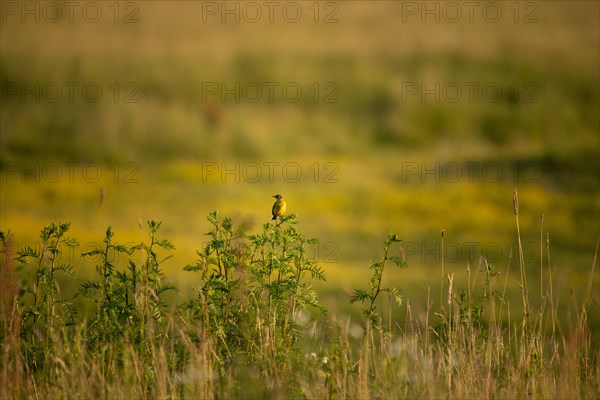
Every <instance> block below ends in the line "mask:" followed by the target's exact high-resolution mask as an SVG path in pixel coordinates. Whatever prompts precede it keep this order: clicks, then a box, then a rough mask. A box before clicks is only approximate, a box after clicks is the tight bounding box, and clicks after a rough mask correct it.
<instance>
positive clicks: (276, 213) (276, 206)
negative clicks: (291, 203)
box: [271, 194, 287, 221]
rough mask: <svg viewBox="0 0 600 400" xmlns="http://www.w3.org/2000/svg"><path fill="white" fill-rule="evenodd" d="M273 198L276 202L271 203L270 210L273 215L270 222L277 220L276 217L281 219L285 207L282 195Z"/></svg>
mask: <svg viewBox="0 0 600 400" xmlns="http://www.w3.org/2000/svg"><path fill="white" fill-rule="evenodd" d="M273 197H275V199H276V200H275V203H273V208H272V209H271V213H272V214H273V218H272V219H271V221H275V220H277V217H281V216H282V215H283V214H284V213H285V208H286V206H287V204H285V201H284V200H283V196H282V195H280V194H276V195H275V196H273Z"/></svg>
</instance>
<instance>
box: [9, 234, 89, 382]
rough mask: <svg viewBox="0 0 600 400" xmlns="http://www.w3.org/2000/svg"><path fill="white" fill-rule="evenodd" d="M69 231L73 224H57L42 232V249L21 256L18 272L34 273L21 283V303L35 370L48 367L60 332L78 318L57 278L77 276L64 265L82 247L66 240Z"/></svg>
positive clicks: (30, 361)
mask: <svg viewBox="0 0 600 400" xmlns="http://www.w3.org/2000/svg"><path fill="white" fill-rule="evenodd" d="M69 228H70V224H58V225H56V224H54V223H53V224H52V225H50V226H47V227H45V228H44V229H42V231H41V232H40V239H41V242H40V248H32V247H30V246H27V247H25V248H23V249H21V250H19V251H18V252H17V263H18V266H17V270H21V269H25V268H27V269H28V270H30V271H31V272H30V273H29V274H28V275H29V276H28V277H27V278H26V279H24V280H23V281H22V283H21V288H20V291H19V298H18V299H19V302H20V304H21V310H22V311H21V313H22V327H21V336H22V338H23V341H24V345H25V346H26V350H25V358H26V360H27V363H28V366H29V367H30V368H32V369H33V370H43V369H44V368H45V367H46V366H47V360H48V359H49V358H51V357H52V355H53V353H54V350H55V346H54V344H55V343H54V342H55V336H56V332H57V331H58V330H59V329H60V328H61V327H64V326H67V325H73V324H74V321H75V318H76V310H75V308H74V307H73V305H72V303H71V302H70V301H68V300H66V299H63V298H62V297H61V295H60V289H59V285H58V281H57V276H56V274H57V272H64V273H66V274H69V275H72V274H73V268H72V267H71V265H70V264H67V263H64V262H62V261H63V256H64V250H65V248H74V247H76V246H77V245H78V243H77V241H76V240H75V239H74V238H71V237H68V236H66V233H67V232H68V230H69Z"/></svg>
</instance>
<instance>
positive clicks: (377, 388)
mask: <svg viewBox="0 0 600 400" xmlns="http://www.w3.org/2000/svg"><path fill="white" fill-rule="evenodd" d="M513 198H514V214H515V217H516V230H517V241H518V243H519V246H518V249H517V257H516V261H515V262H516V263H517V264H518V267H519V269H520V271H521V275H520V277H521V294H522V310H523V312H522V314H521V315H516V316H515V315H511V314H510V311H509V310H510V307H509V304H508V300H507V299H506V297H505V294H506V287H507V279H508V278H505V279H504V282H497V279H498V276H499V275H500V272H499V270H498V269H497V267H495V266H493V265H491V264H489V263H488V261H487V260H485V259H481V260H480V262H479V264H478V265H477V268H476V269H475V268H474V266H472V265H468V266H467V269H468V271H467V272H468V273H467V277H468V278H467V282H458V281H457V280H456V279H455V276H454V274H444V270H443V269H442V282H443V283H444V284H443V285H441V288H442V292H441V294H440V296H441V299H440V304H434V303H433V301H432V300H431V298H428V299H427V310H426V313H425V315H423V316H420V315H413V311H412V309H411V305H410V299H404V298H402V295H401V291H400V289H398V288H394V287H387V286H385V285H384V284H383V282H385V279H384V274H390V271H389V270H388V269H385V267H386V265H390V263H388V261H391V262H392V264H396V265H398V266H400V267H406V264H405V260H404V257H403V255H402V250H401V246H400V245H398V244H397V243H398V242H400V239H399V238H398V237H397V236H396V235H389V236H388V238H387V239H386V241H385V243H384V246H383V249H384V255H383V258H382V260H381V261H379V262H372V263H371V264H370V271H371V278H370V280H368V285H369V286H368V288H366V289H365V288H356V289H355V291H354V295H353V296H352V297H351V298H350V299H349V300H351V301H352V302H357V303H360V304H362V305H363V307H362V311H363V317H362V318H361V319H359V320H356V319H354V320H353V319H352V318H351V317H348V316H343V315H338V314H337V313H336V310H328V309H327V308H326V307H324V306H323V305H322V304H321V303H320V302H319V299H318V297H317V295H316V293H315V291H314V290H313V289H312V286H311V281H313V280H324V279H325V274H324V272H323V270H322V269H321V268H320V267H319V266H318V264H317V262H316V260H315V259H314V258H312V257H311V256H310V253H309V252H307V251H306V248H307V246H309V245H311V244H314V243H315V242H316V239H307V238H305V237H304V236H303V235H302V233H301V232H300V230H299V228H298V226H299V225H298V221H297V219H296V216H295V215H290V216H286V217H284V218H282V219H281V221H278V222H277V223H276V224H265V225H263V226H262V229H261V230H260V231H259V232H257V233H253V234H250V233H249V228H248V227H245V226H243V225H242V226H236V225H235V224H234V222H233V221H232V220H231V219H230V218H221V217H220V216H219V215H218V213H216V212H213V213H210V214H209V216H208V220H209V222H210V224H211V229H210V231H209V232H208V233H207V234H206V235H207V240H206V241H205V243H204V245H203V246H202V248H201V249H200V250H198V253H197V259H196V260H194V261H193V262H192V263H190V264H189V265H188V266H186V267H185V268H184V269H185V270H186V271H189V274H190V282H191V285H192V286H193V287H194V293H195V295H194V296H193V297H192V298H191V299H189V300H187V301H185V302H183V303H181V304H179V305H177V307H173V305H168V304H166V302H165V301H164V300H163V297H162V295H163V293H165V292H166V291H167V290H174V289H175V290H176V288H175V287H173V286H172V285H170V284H166V283H165V282H164V276H163V273H162V271H161V268H162V263H163V261H164V260H165V259H166V258H168V257H169V256H168V255H166V256H165V255H164V254H163V253H167V252H171V251H173V250H174V245H173V244H172V243H171V242H170V241H168V240H166V239H163V238H161V237H160V235H159V229H160V223H158V222H154V221H150V222H149V223H148V240H147V241H146V242H143V243H140V244H137V245H133V246H123V245H120V244H118V243H117V242H116V241H115V232H114V231H113V230H112V229H111V228H109V229H108V230H107V231H106V234H105V237H104V240H103V242H102V243H103V244H102V245H100V246H98V248H97V249H94V250H92V251H90V252H87V253H85V254H82V256H83V257H94V259H95V260H96V261H97V266H96V272H97V278H96V279H95V280H90V281H85V282H82V283H81V284H80V291H79V292H78V293H77V297H78V300H81V299H83V300H84V301H85V302H86V304H88V305H90V306H91V308H92V309H93V311H92V312H91V314H90V315H89V316H87V317H86V318H82V317H80V316H78V314H77V312H76V311H77V310H76V309H75V308H74V306H73V305H72V304H71V300H72V299H65V298H63V297H64V296H63V294H62V293H61V290H60V285H59V283H58V279H57V274H58V273H59V272H62V273H67V276H69V277H71V276H72V275H70V274H72V273H74V271H75V268H74V267H72V266H70V265H68V264H65V263H64V262H63V259H64V249H65V248H66V247H74V246H77V241H76V240H75V239H73V238H70V237H69V236H68V235H67V234H68V231H69V228H70V226H69V225H68V224H58V225H55V224H52V225H50V226H49V227H46V228H44V229H43V230H42V232H41V235H40V237H41V240H42V244H43V246H42V248H41V249H40V250H34V249H31V248H24V249H20V250H18V251H15V248H14V245H13V243H12V242H11V240H10V234H9V233H7V234H5V233H2V234H1V235H0V239H1V243H2V260H1V261H2V264H1V266H2V269H1V277H2V281H1V282H2V299H1V300H2V301H1V303H0V307H1V308H0V318H1V321H2V323H1V324H0V347H1V354H2V355H1V357H0V397H1V398H48V397H61V398H76V397H77V398H80V397H84V398H190V397H192V398H259V397H273V398H340V399H343V398H361V399H367V398H405V397H408V398H440V397H444V398H598V396H599V395H600V352H599V349H598V343H593V342H592V336H591V334H590V333H591V330H590V327H589V326H588V320H587V315H588V313H589V312H591V311H592V310H594V311H596V312H597V309H598V301H599V299H598V296H597V288H594V285H593V277H594V274H595V271H596V270H595V268H596V266H595V264H596V257H595V255H594V261H593V263H592V266H591V270H590V280H589V283H588V285H587V287H585V288H584V291H585V292H584V295H583V301H582V302H581V303H577V301H575V302H574V303H573V306H572V313H573V315H574V316H575V324H574V325H572V328H570V325H569V324H570V323H572V322H574V321H573V320H572V319H570V318H569V316H568V315H559V314H558V312H557V305H558V302H559V299H558V298H555V293H554V291H553V287H554V282H553V279H554V274H553V272H552V271H553V268H552V265H551V264H550V249H549V247H550V246H549V239H548V240H547V241H546V249H545V250H546V251H547V255H546V257H545V262H546V265H545V266H544V262H543V261H542V263H541V266H540V267H541V269H540V279H542V278H543V279H545V282H544V285H543V288H544V289H543V290H542V292H541V297H540V302H539V305H538V306H537V308H531V305H532V304H534V299H533V298H532V297H531V293H530V292H529V291H528V290H527V285H526V282H527V276H526V269H525V268H524V265H523V256H522V253H523V250H522V247H521V245H520V228H519V213H518V195H517V192H516V191H515V192H514V197H513ZM443 236H444V232H443V231H442V237H443ZM541 238H542V240H543V228H542V234H541ZM442 251H443V246H442ZM597 251H598V249H597V248H596V253H597ZM442 254H443V253H442ZM115 255H119V256H122V257H117V258H115ZM123 258H125V259H126V260H127V261H126V262H119V260H122V259H123ZM442 260H443V257H442ZM512 262H513V261H512V260H511V262H510V264H512ZM441 264H442V265H440V267H441V268H444V261H442V263H441ZM509 266H510V265H509ZM15 268H16V269H24V270H26V271H28V273H27V274H26V277H25V278H23V279H17V278H16V276H15V273H14V270H15ZM544 268H547V270H548V273H546V274H544V272H543V270H544ZM472 270H474V274H473V273H472ZM395 271H399V272H396V273H400V274H403V273H405V270H395ZM365 278H366V276H365ZM70 279H73V278H70ZM332 284H334V283H332ZM461 285H462V286H461ZM386 296H387V297H389V300H390V301H388V302H387V303H386V301H385V300H386V299H385V298H386ZM574 298H575V297H574ZM391 308H394V309H396V310H399V311H401V313H402V314H403V315H404V318H403V319H402V318H401V319H398V320H396V319H394V318H392V313H391Z"/></svg>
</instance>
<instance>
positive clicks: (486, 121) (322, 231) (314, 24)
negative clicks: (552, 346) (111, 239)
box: [0, 1, 600, 333]
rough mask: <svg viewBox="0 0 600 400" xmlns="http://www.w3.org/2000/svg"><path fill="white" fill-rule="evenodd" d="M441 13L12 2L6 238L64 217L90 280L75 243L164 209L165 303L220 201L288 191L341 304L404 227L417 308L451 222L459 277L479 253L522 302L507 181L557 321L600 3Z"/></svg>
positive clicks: (141, 233)
mask: <svg viewBox="0 0 600 400" xmlns="http://www.w3.org/2000/svg"><path fill="white" fill-rule="evenodd" d="M450 3H452V4H451V6H450V7H448V6H447V4H448V3H444V2H400V1H399V2H393V1H347V2H345V1H337V2H318V3H317V2H295V3H291V4H292V5H293V6H289V4H290V3H279V2H276V6H275V8H274V9H273V10H272V11H273V13H272V14H270V11H269V10H270V8H269V7H270V6H268V5H266V4H265V3H264V2H256V3H244V2H241V3H239V2H200V1H182V2H166V1H152V2H119V3H112V2H106V3H105V2H91V3H86V2H81V3H78V5H77V6H76V7H75V8H74V10H73V14H72V16H73V18H72V20H70V18H69V17H68V11H69V7H70V6H67V5H65V4H63V3H61V2H53V3H52V4H53V5H51V6H49V7H48V3H44V2H31V3H27V4H28V5H27V6H25V5H24V4H25V3H20V2H9V1H2V2H0V6H1V7H2V24H1V27H0V32H1V35H0V46H1V60H0V81H1V83H2V87H1V93H0V94H1V110H0V113H1V114H0V115H1V118H0V158H1V162H2V164H1V171H0V172H1V174H2V176H1V190H0V230H2V231H5V232H6V231H7V230H8V229H10V231H11V233H12V234H13V235H14V236H13V241H14V242H15V243H16V245H17V246H18V247H20V246H25V245H32V244H35V243H36V242H37V241H39V239H38V232H39V230H40V229H41V228H42V227H43V226H46V225H48V224H49V223H50V222H59V221H60V222H71V224H72V227H71V234H72V236H75V237H76V238H77V239H78V240H79V242H80V245H81V246H80V247H79V248H78V249H76V250H75V252H74V253H73V255H72V260H71V261H70V262H71V264H72V265H73V266H74V268H75V269H76V271H77V276H78V277H80V279H84V278H85V277H86V276H91V275H92V274H93V270H94V268H93V266H94V263H93V262H90V261H86V260H85V259H83V258H81V257H80V252H84V251H86V248H87V247H86V246H90V245H91V244H93V243H100V242H101V240H102V237H103V235H104V232H105V231H106V228H107V227H108V226H109V225H110V226H112V228H113V229H114V230H115V231H116V236H115V240H117V241H118V242H120V243H138V242H140V241H141V240H143V238H144V237H145V235H146V233H145V232H146V228H145V227H146V221H147V220H150V219H155V220H161V221H162V222H163V225H162V228H161V234H162V236H163V237H166V238H168V239H170V240H171V241H172V242H173V243H174V244H175V246H176V248H177V249H176V251H175V252H174V257H173V258H172V259H170V260H169V261H168V262H166V264H165V270H166V272H167V280H169V281H170V282H173V283H175V284H176V285H177V286H178V288H179V290H180V292H179V293H178V294H175V295H171V298H172V300H173V302H174V303H176V302H179V301H181V299H184V298H186V296H189V294H190V292H191V285H192V283H191V282H190V278H189V276H188V275H187V273H185V272H183V271H182V267H183V266H185V265H187V264H188V263H190V262H191V260H192V259H193V258H194V257H195V251H196V249H200V248H202V247H203V245H204V243H205V241H206V240H207V239H206V237H205V236H204V233H205V232H206V231H207V230H208V228H209V224H208V222H207V220H206V216H207V214H208V212H210V211H212V210H219V212H220V213H221V215H227V216H231V217H233V218H234V220H235V221H236V222H239V223H241V222H243V223H246V224H249V225H250V226H252V227H253V230H254V231H258V230H260V228H261V226H262V224H264V223H267V222H269V220H270V208H271V205H272V202H273V198H272V197H271V196H273V195H274V194H276V193H281V194H283V195H284V196H285V199H286V200H287V203H288V213H295V214H296V215H297V217H298V220H299V221H300V225H299V228H300V230H301V231H302V232H304V233H305V234H306V235H307V236H309V237H316V238H318V239H319V240H320V244H319V245H318V246H315V247H314V252H315V256H316V258H317V260H318V261H319V263H320V265H321V266H322V267H323V268H324V270H325V274H326V276H327V281H326V282H325V283H319V285H318V286H317V289H318V291H319V293H320V294H321V295H322V296H323V299H324V301H325V303H326V304H328V305H329V306H330V307H332V309H334V310H335V309H336V308H337V309H338V312H344V313H345V312H348V308H349V307H350V306H349V305H348V301H347V300H348V293H349V292H350V289H349V288H350V287H352V286H356V285H360V284H363V283H364V282H366V280H367V279H368V276H369V272H368V269H367V267H368V263H369V260H371V259H378V258H380V257H381V254H382V250H381V243H382V242H383V240H384V239H385V237H386V236H387V234H389V233H396V234H397V235H398V236H399V237H400V238H401V239H402V240H403V241H404V256H405V259H406V261H407V263H408V269H406V270H402V271H400V270H398V271H394V272H393V274H390V275H387V276H385V277H384V279H386V280H387V281H388V282H389V283H390V284H392V283H393V284H395V285H397V286H398V287H399V288H400V289H401V290H402V294H403V296H404V297H405V298H406V299H409V301H410V304H411V306H412V307H413V313H414V314H416V315H422V314H423V313H424V312H425V310H426V308H427V303H426V302H427V298H428V291H429V290H431V291H432V293H437V292H438V291H439V289H440V276H441V274H440V264H441V254H442V249H441V247H440V245H441V235H440V231H441V230H442V229H444V230H445V237H444V240H445V245H446V250H445V251H444V252H443V253H444V256H445V261H446V264H445V268H446V272H448V273H455V274H456V282H457V285H462V286H463V287H464V285H465V277H466V274H467V268H470V269H471V271H476V270H477V269H479V268H480V267H481V265H482V263H483V261H482V256H484V257H486V258H487V260H488V262H490V263H492V264H493V265H494V266H495V267H496V269H497V270H498V271H499V272H500V273H501V277H500V279H501V280H502V281H503V280H504V278H505V276H506V274H507V273H508V274H509V279H508V290H507V293H508V295H509V298H511V296H513V297H514V298H515V302H514V304H515V307H517V309H519V307H520V306H519V305H518V299H519V295H520V289H519V286H518V277H519V275H518V274H519V270H518V266H517V263H516V261H515V260H516V257H517V256H516V238H517V236H516V227H515V217H514V213H513V204H512V192H513V190H514V189H515V188H516V189H517V190H518V191H519V199H520V209H519V217H520V222H521V227H520V228H521V235H522V239H523V243H524V256H525V263H526V267H527V272H528V276H529V283H530V285H531V287H530V290H531V292H532V293H535V294H538V293H539V270H540V254H542V253H543V255H544V256H543V257H544V259H543V260H542V265H543V266H544V269H545V270H547V268H548V265H549V264H550V265H551V268H553V269H554V271H555V277H556V285H557V286H556V288H555V290H556V292H557V293H559V295H558V296H559V298H560V299H561V300H560V304H559V305H558V306H559V309H560V307H562V306H565V307H566V306H567V305H570V304H572V302H573V299H572V296H574V298H575V301H577V302H578V303H580V302H581V301H582V297H583V291H584V290H583V289H584V288H585V286H586V284H587V280H588V277H589V272H590V268H591V266H592V262H593V259H594V256H595V246H596V243H597V240H598V234H599V222H600V202H599V200H600V191H599V189H600V187H599V185H600V183H599V176H600V161H599V152H600V136H599V125H600V122H599V105H600V103H599V90H600V78H599V74H598V71H599V67H600V62H599V52H598V49H599V48H600V43H599V42H600V32H599V22H598V21H599V15H600V10H599V3H598V2H595V1H594V2H591V1H540V2H523V3H513V2H499V3H488V2H475V3H477V4H476V6H475V8H474V9H473V10H472V11H473V12H472V14H470V13H469V7H468V6H466V5H465V4H463V3H462V2H450ZM56 4H58V5H59V6H58V7H57V6H56ZM90 4H92V5H90ZM490 4H492V6H490ZM15 7H16V8H15ZM22 7H30V10H33V11H31V12H29V13H27V12H24V11H23V10H22V9H21V8H22ZM36 7H37V8H36ZM86 7H87V8H86ZM427 7H429V8H427ZM36 10H37V11H36ZM56 10H59V12H60V13H62V14H61V15H62V17H60V18H57V14H56ZM84 10H85V12H84ZM98 10H100V15H99V14H98V13H97V12H98ZM257 10H258V12H260V15H259V14H257ZM298 10H300V13H301V14H298V13H297V12H298ZM427 10H433V12H429V13H428V11H427ZM457 10H459V11H460V13H461V14H460V15H458V14H456V11H457ZM498 10H500V14H497V11H498ZM96 16H99V18H96ZM36 19H37V20H38V21H36ZM95 19H97V21H95ZM92 20H94V21H92ZM57 88H58V89H57ZM98 88H100V91H98ZM298 88H299V89H300V92H299V91H298ZM457 88H458V90H457ZM71 89H72V91H71ZM284 89H285V90H284ZM484 89H485V90H484ZM57 90H58V91H57ZM271 90H272V91H271ZM57 93H58V94H57ZM471 95H472V96H471ZM542 214H543V215H544V218H543V225H542V221H541V215H542ZM547 239H549V242H548V241H547ZM548 243H549V246H550V257H551V258H550V261H548V260H547V254H548V253H547V244H548ZM511 252H512V258H511ZM123 262H125V260H123ZM86 274H89V275H86ZM71 282H72V281H71ZM594 284H595V288H598V285H599V284H600V281H599V279H598V275H596V277H595V281H594ZM76 290H77V288H63V291H66V292H67V293H69V292H75V291H76ZM595 293H596V294H594V295H593V301H594V304H595V306H594V308H593V309H594V310H595V312H594V313H591V314H590V316H589V318H590V325H591V326H592V327H594V328H593V329H595V330H596V333H597V331H598V329H599V326H600V318H599V316H598V301H599V298H598V295H597V291H596V292H595ZM535 294H534V295H532V298H533V299H536V298H537V299H539V295H537V297H536V295H535ZM433 298H435V299H436V300H437V298H436V297H433ZM431 301H433V302H435V300H431ZM592 314H594V315H592Z"/></svg>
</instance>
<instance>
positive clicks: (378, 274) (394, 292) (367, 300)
mask: <svg viewBox="0 0 600 400" xmlns="http://www.w3.org/2000/svg"><path fill="white" fill-rule="evenodd" d="M400 242H401V239H399V238H398V237H397V236H396V235H394V234H390V235H388V237H387V238H386V240H385V242H384V244H383V259H382V260H381V261H380V262H373V261H371V263H370V264H369V269H371V271H372V275H371V280H370V281H369V289H368V290H364V289H355V290H354V294H353V295H352V296H351V297H350V303H356V302H358V303H362V304H363V305H365V306H364V307H363V308H362V312H363V314H364V315H365V317H367V318H368V319H369V320H370V321H371V323H372V324H373V325H374V326H377V317H378V314H377V307H376V305H375V301H376V300H377V297H378V296H379V295H380V294H381V293H385V292H387V293H389V295H390V296H391V297H392V298H393V299H394V302H395V303H396V304H398V306H401V305H402V296H401V295H400V290H399V289H398V288H396V287H394V286H385V285H383V284H382V282H381V280H382V277H383V271H384V269H385V263H386V261H391V262H392V263H393V264H395V265H396V266H397V267H399V268H406V267H407V265H406V262H405V261H404V260H403V259H402V258H401V257H400V256H398V255H395V254H389V251H390V247H391V246H392V244H394V243H400Z"/></svg>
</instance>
